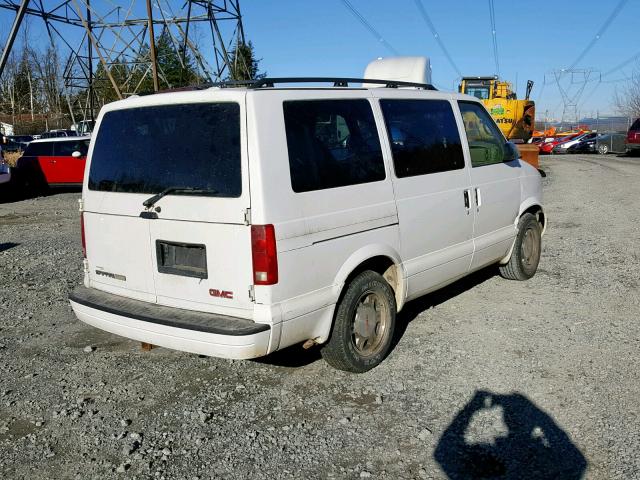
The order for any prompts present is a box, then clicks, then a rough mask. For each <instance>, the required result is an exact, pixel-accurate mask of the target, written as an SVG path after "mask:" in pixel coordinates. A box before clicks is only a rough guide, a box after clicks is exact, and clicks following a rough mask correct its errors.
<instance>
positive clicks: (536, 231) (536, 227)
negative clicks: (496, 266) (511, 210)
mask: <svg viewBox="0 0 640 480" xmlns="http://www.w3.org/2000/svg"><path fill="white" fill-rule="evenodd" d="M541 251H542V227H541V225H540V223H539V222H538V219H537V218H536V217H535V215H532V214H531V213H525V214H524V215H522V217H520V221H519V222H518V234H517V235H516V241H515V243H514V245H513V251H512V252H511V257H510V258H509V261H508V262H507V263H506V264H505V265H500V275H502V276H503V277H504V278H507V279H509V280H529V279H530V278H531V277H533V276H534V275H535V273H536V270H537V269H538V263H540V253H541Z"/></svg>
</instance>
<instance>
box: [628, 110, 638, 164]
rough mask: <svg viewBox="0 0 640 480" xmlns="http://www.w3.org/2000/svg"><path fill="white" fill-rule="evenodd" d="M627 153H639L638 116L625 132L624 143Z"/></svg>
mask: <svg viewBox="0 0 640 480" xmlns="http://www.w3.org/2000/svg"><path fill="white" fill-rule="evenodd" d="M625 146H626V150H627V154H629V155H637V154H638V153H640V118H637V119H636V121H635V122H633V125H631V127H629V131H628V132H627V143H626V145H625Z"/></svg>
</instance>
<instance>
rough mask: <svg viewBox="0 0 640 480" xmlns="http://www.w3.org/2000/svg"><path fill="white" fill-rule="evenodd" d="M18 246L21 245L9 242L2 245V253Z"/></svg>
mask: <svg viewBox="0 0 640 480" xmlns="http://www.w3.org/2000/svg"><path fill="white" fill-rule="evenodd" d="M18 245H20V244H19V243H13V242H8V243H0V252H4V251H5V250H9V249H11V248H13V247H17V246H18Z"/></svg>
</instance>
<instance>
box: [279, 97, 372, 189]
mask: <svg viewBox="0 0 640 480" xmlns="http://www.w3.org/2000/svg"><path fill="white" fill-rule="evenodd" d="M283 109H284V123H285V130H286V134H287V148H288V151H289V171H290V173H291V186H292V187H293V191H294V192H309V191H312V190H322V189H326V188H335V187H344V186H347V185H356V184H360V183H368V182H376V181H379V180H384V178H385V171H384V162H383V160H382V149H381V147H380V139H379V138H378V132H377V130H376V123H375V120H374V118H373V112H372V110H371V105H370V104H369V102H368V101H367V100H364V99H363V100H303V101H287V102H284V104H283Z"/></svg>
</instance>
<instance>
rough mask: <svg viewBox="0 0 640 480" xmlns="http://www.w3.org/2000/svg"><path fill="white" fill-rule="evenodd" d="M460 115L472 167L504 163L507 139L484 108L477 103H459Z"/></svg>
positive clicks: (506, 157)
mask: <svg viewBox="0 0 640 480" xmlns="http://www.w3.org/2000/svg"><path fill="white" fill-rule="evenodd" d="M459 105H460V113H461V114H462V120H463V121H464V129H465V131H466V133H467V141H468V142H469V151H470V153H471V166H473V167H483V166H485V165H494V164H496V163H502V162H503V161H505V160H507V159H511V157H510V156H505V139H504V137H503V136H502V133H501V132H500V130H499V129H498V127H497V126H496V124H495V122H494V121H493V119H492V118H491V116H489V114H488V113H487V111H486V110H485V109H484V107H483V106H482V105H480V104H477V103H475V102H459Z"/></svg>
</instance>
